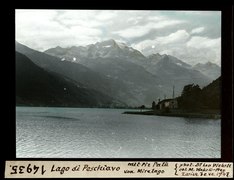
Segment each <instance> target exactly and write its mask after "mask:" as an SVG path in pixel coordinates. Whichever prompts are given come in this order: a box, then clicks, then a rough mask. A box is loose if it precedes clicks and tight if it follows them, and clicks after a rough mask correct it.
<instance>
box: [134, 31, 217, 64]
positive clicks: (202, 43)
mask: <svg viewBox="0 0 234 180" xmlns="http://www.w3.org/2000/svg"><path fill="white" fill-rule="evenodd" d="M132 47H134V48H136V49H138V50H140V51H142V52H143V54H145V55H146V56H147V55H150V54H153V53H160V54H170V55H172V56H175V57H177V58H179V59H181V60H183V61H185V62H187V63H189V64H196V63H199V62H200V63H204V62H207V61H211V62H214V63H216V64H218V65H220V64H221V38H216V39H211V38H208V37H202V36H191V35H190V34H189V33H188V32H187V31H185V30H178V31H176V32H173V33H171V34H169V35H167V36H161V37H155V38H154V39H152V40H145V41H141V42H139V43H136V44H132Z"/></svg>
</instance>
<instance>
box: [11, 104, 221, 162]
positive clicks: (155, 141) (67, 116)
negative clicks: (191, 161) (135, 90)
mask: <svg viewBox="0 0 234 180" xmlns="http://www.w3.org/2000/svg"><path fill="white" fill-rule="evenodd" d="M124 111H129V110H126V109H97V108H48V107H16V157H17V158H27V157H30V158H220V157H221V120H212V119H189V118H181V117H178V118H177V117H163V116H144V115H131V114H122V113H123V112H124ZM138 111H139V110H138Z"/></svg>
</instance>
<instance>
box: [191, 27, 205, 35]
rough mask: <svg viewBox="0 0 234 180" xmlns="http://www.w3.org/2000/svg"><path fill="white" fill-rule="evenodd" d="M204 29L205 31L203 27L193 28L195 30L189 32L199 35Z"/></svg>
mask: <svg viewBox="0 0 234 180" xmlns="http://www.w3.org/2000/svg"><path fill="white" fill-rule="evenodd" d="M204 29H205V28H204V27H198V28H195V29H193V30H192V31H191V34H199V33H201V32H203V31H204Z"/></svg>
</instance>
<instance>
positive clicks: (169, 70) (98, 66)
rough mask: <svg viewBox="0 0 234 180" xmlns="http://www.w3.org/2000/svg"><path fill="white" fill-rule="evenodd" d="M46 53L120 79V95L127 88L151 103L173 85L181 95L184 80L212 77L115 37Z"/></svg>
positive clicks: (168, 93) (205, 81)
mask: <svg viewBox="0 0 234 180" xmlns="http://www.w3.org/2000/svg"><path fill="white" fill-rule="evenodd" d="M45 53H47V54H49V55H52V56H56V57H59V58H60V59H61V60H63V61H64V60H65V61H71V62H73V63H78V64H82V65H84V66H86V67H87V68H89V69H91V70H92V71H94V72H97V73H99V74H102V75H104V76H105V77H107V78H111V79H112V80H113V83H115V82H116V81H119V82H121V83H122V84H123V85H124V87H125V90H122V95H120V96H119V97H121V96H124V95H125V94H126V93H127V92H128V94H131V98H133V99H134V100H135V102H136V103H142V104H150V103H151V102H152V100H155V99H156V98H162V97H163V96H164V95H166V96H167V97H171V95H172V87H173V85H175V87H176V90H175V91H176V95H180V93H181V91H182V89H183V87H184V86H185V85H187V84H190V83H195V84H199V85H200V86H205V85H207V84H209V83H210V82H211V81H212V80H214V79H210V78H209V77H207V76H206V75H204V74H202V73H201V72H200V71H198V70H195V69H193V67H192V66H191V65H189V64H187V63H185V62H183V61H181V60H179V59H178V58H176V57H173V56H170V55H166V54H164V55H160V54H152V55H150V56H148V57H145V56H144V55H143V54H142V53H141V52H140V51H138V50H136V49H134V48H132V47H129V46H127V45H126V44H124V43H119V42H116V41H114V40H107V41H103V42H97V43H95V44H91V45H87V46H84V47H82V46H79V47H75V46H73V47H70V48H62V49H61V47H56V48H52V49H48V50H46V51H45ZM120 94H121V93H120ZM125 97H126V96H125ZM128 99H129V98H128ZM133 99H132V100H133Z"/></svg>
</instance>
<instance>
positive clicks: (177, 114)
mask: <svg viewBox="0 0 234 180" xmlns="http://www.w3.org/2000/svg"><path fill="white" fill-rule="evenodd" d="M123 114H134V115H153V116H169V117H185V118H206V119H221V115H220V114H208V113H196V112H191V113H190V112H157V111H142V112H133V111H125V112H124V113H123Z"/></svg>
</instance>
